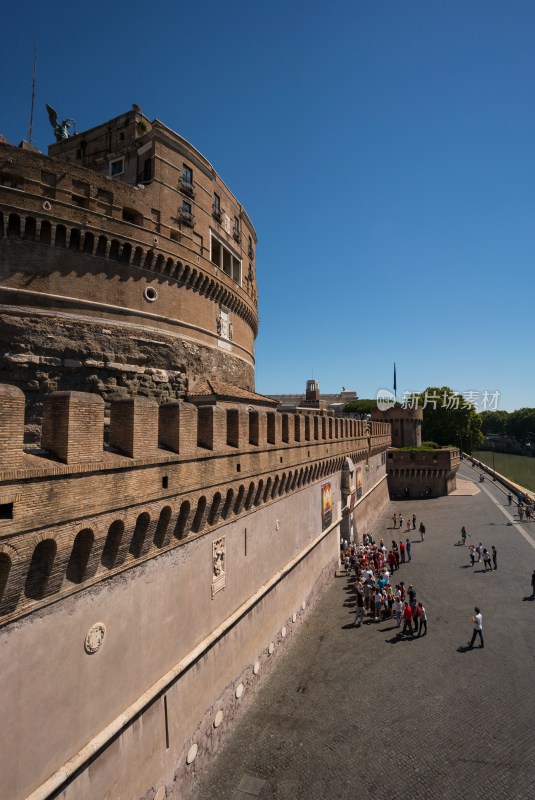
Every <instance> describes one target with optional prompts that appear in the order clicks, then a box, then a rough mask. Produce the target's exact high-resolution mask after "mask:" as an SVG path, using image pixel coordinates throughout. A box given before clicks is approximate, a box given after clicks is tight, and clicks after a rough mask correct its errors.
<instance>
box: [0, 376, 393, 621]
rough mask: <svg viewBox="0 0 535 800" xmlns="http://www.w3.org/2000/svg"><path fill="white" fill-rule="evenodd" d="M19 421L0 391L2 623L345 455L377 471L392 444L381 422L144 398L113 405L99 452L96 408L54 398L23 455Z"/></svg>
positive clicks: (329, 468) (96, 401) (92, 398)
mask: <svg viewBox="0 0 535 800" xmlns="http://www.w3.org/2000/svg"><path fill="white" fill-rule="evenodd" d="M24 410H25V402H24V395H23V393H22V392H21V391H20V390H19V389H17V388H16V387H13V386H9V385H5V384H4V385H0V444H1V445H2V447H1V451H0V622H7V621H9V620H12V619H13V618H15V617H17V616H19V615H20V614H23V613H27V611H28V610H30V609H33V608H37V607H41V606H43V605H46V604H47V603H49V602H51V601H53V600H55V599H57V598H58V596H64V595H67V594H71V593H72V592H75V591H79V590H80V589H81V588H84V587H86V586H87V585H91V584H92V583H95V582H96V581H99V580H102V579H105V578H107V577H109V576H110V574H114V573H116V572H121V571H122V570H125V569H129V568H131V567H134V566H135V565H136V564H138V563H141V562H143V561H145V560H147V559H149V558H153V557H155V556H157V555H158V554H159V553H161V552H162V551H164V550H169V549H172V548H174V547H177V546H180V545H182V544H184V543H185V542H187V541H190V540H191V539H192V538H195V537H198V536H201V535H203V534H205V533H209V532H210V531H212V530H214V528H217V527H219V526H223V525H226V524H227V523H229V522H233V521H235V520H236V519H237V518H238V517H241V516H246V515H248V514H252V513H254V512H255V511H256V510H258V509H259V508H260V507H263V506H265V505H266V504H271V503H276V502H278V501H279V500H282V499H283V498H285V497H287V496H288V495H290V494H293V493H296V492H299V491H301V490H302V489H306V488H307V487H308V486H309V485H310V484H313V483H314V482H316V481H320V480H324V479H328V478H329V476H335V475H337V474H338V473H339V472H340V471H341V470H342V468H343V465H344V463H345V460H346V458H348V457H349V458H351V459H352V461H353V462H354V463H355V464H358V463H359V462H360V463H365V464H366V465H367V466H368V465H369V464H370V463H371V460H372V459H373V457H374V456H378V454H382V455H381V458H382V459H384V454H385V452H386V449H387V448H388V446H389V445H390V426H389V425H388V424H386V423H373V422H372V423H366V422H364V421H361V420H351V419H339V418H332V417H321V416H315V417H312V416H310V417H303V416H302V415H294V414H280V413H278V412H275V411H261V410H255V411H244V410H242V409H241V408H224V409H223V408H221V407H217V406H200V407H196V406H194V405H192V404H189V403H185V402H182V401H174V402H169V403H162V404H161V405H158V404H157V403H156V401H154V400H151V399H149V398H145V397H131V398H123V399H118V400H116V401H114V402H112V404H111V410H110V417H109V444H107V445H105V444H104V431H105V424H106V420H105V416H104V414H105V407H104V402H103V400H102V398H101V397H99V396H98V395H96V394H90V393H84V392H54V393H52V394H51V395H49V396H48V397H47V398H46V400H45V404H44V410H43V421H42V444H43V447H42V449H41V450H39V451H35V450H34V451H28V450H25V449H24V447H23V440H22V435H23V426H24ZM380 462H381V459H379V462H377V463H378V464H379V463H380ZM375 474H376V473H375V471H374V472H373V474H370V475H369V478H368V471H365V480H368V479H369V480H370V481H371V480H372V479H373V480H376V478H375Z"/></svg>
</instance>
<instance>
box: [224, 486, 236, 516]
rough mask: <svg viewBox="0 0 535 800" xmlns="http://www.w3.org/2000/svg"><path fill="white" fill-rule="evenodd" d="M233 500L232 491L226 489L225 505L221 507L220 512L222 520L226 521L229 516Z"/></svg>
mask: <svg viewBox="0 0 535 800" xmlns="http://www.w3.org/2000/svg"><path fill="white" fill-rule="evenodd" d="M233 499H234V490H233V489H228V491H227V496H226V497H225V503H224V505H223V510H222V511H221V516H222V517H223V519H226V518H227V517H228V515H229V514H230V510H231V508H232V501H233Z"/></svg>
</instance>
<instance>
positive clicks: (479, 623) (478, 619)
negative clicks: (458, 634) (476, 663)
mask: <svg viewBox="0 0 535 800" xmlns="http://www.w3.org/2000/svg"><path fill="white" fill-rule="evenodd" d="M474 611H475V612H476V613H475V616H473V617H472V622H473V623H474V632H473V634H472V639H471V641H470V642H469V644H468V646H469V647H473V646H474V642H475V640H476V636H479V638H480V639H481V644H480V645H479V646H480V647H485V642H484V641H483V617H482V615H481V611H480V610H479V608H478V607H477V606H476V607H475V608H474Z"/></svg>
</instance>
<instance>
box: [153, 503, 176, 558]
mask: <svg viewBox="0 0 535 800" xmlns="http://www.w3.org/2000/svg"><path fill="white" fill-rule="evenodd" d="M172 513H173V509H172V508H171V506H164V508H162V510H161V511H160V516H159V517H158V524H157V525H156V531H155V532H154V539H153V542H154V544H155V545H156V547H158V548H160V547H164V545H166V544H167V540H168V538H169V537H168V536H167V531H168V530H169V523H170V522H171V515H172Z"/></svg>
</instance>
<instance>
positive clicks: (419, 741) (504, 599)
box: [188, 463, 535, 800]
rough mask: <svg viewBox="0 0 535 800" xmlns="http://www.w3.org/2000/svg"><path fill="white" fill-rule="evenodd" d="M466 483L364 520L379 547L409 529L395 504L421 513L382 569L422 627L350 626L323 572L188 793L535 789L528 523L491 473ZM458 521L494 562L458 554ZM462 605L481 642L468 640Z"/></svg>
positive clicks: (510, 792)
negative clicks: (389, 571) (393, 563)
mask: <svg viewBox="0 0 535 800" xmlns="http://www.w3.org/2000/svg"><path fill="white" fill-rule="evenodd" d="M459 477H460V478H464V479H465V480H469V481H474V480H475V481H477V480H478V473H477V472H476V470H474V469H472V468H471V467H469V466H468V465H467V464H466V463H464V464H463V465H462V466H461V470H460V472H459ZM462 485H463V484H462V483H461V484H460V486H461V487H462ZM465 486H466V484H465ZM477 488H478V489H480V491H476V493H475V494H474V493H473V489H474V487H473V486H472V487H471V489H472V491H471V492H467V493H466V494H463V493H461V492H462V489H461V492H459V493H457V494H456V495H454V496H450V497H443V498H439V499H434V500H421V501H414V502H413V501H410V500H408V501H404V502H401V501H400V502H391V503H389V505H388V506H387V508H386V510H385V512H384V514H383V517H382V519H381V522H380V524H378V525H377V526H376V528H375V530H374V535H375V537H376V539H377V541H378V540H379V538H380V537H383V538H384V540H385V544H387V546H388V545H389V544H390V543H391V541H392V539H393V538H397V539H398V541H399V539H400V536H401V534H402V533H403V540H405V537H406V536H407V534H406V533H405V531H404V530H403V531H402V532H400V530H399V528H398V529H397V530H396V531H395V532H394V530H393V529H392V525H393V523H392V519H391V517H392V514H393V513H394V512H398V513H399V512H400V511H401V512H402V513H403V516H404V518H405V520H406V519H407V517H408V515H409V514H410V515H412V514H413V513H414V514H416V517H417V526H418V525H419V523H420V522H421V521H423V522H424V524H425V526H426V531H427V533H426V539H425V542H423V543H421V542H420V541H419V538H420V537H419V534H418V533H417V531H413V532H412V533H411V534H410V536H411V540H412V541H413V542H414V544H413V545H412V562H411V563H410V564H404V565H402V566H401V570H400V571H399V572H395V573H394V576H393V579H394V580H393V582H394V583H396V582H398V580H404V581H405V584H406V585H408V584H409V583H412V584H414V586H415V587H416V590H417V600H419V601H422V602H423V603H424V605H425V607H426V609H427V616H428V635H427V636H423V637H422V638H414V639H412V640H411V639H402V638H400V637H398V636H397V635H396V634H397V632H398V629H397V628H396V627H395V622H394V621H390V620H388V621H386V622H381V623H372V622H365V624H364V625H363V626H362V627H361V628H355V627H353V625H352V623H353V620H354V617H355V615H354V612H353V603H354V594H353V589H352V581H349V580H348V579H346V578H345V577H337V578H336V579H335V580H334V581H333V583H332V584H331V586H330V587H329V589H328V590H327V592H326V593H325V595H324V596H323V598H322V599H321V600H320V602H319V603H318V604H317V606H316V607H315V609H314V610H313V611H312V612H311V614H310V616H309V617H308V619H307V620H306V622H305V623H304V624H303V627H302V628H301V630H300V631H299V632H298V633H297V634H296V635H295V636H294V637H293V640H292V641H291V643H290V644H289V646H288V650H287V652H286V653H284V654H283V655H282V656H281V658H280V660H279V662H278V664H277V665H276V666H275V669H274V670H273V672H272V673H271V675H270V676H269V677H268V678H267V679H266V682H265V684H264V686H263V687H262V689H261V690H260V691H259V693H258V696H257V697H256V698H255V699H254V700H253V701H252V702H251V705H250V706H249V708H248V709H247V710H246V711H245V713H244V715H243V717H242V718H241V720H240V722H239V723H238V724H237V726H236V728H235V729H234V731H233V732H232V734H231V735H230V736H229V737H228V738H227V740H226V742H225V746H224V748H223V749H222V750H221V752H220V754H219V755H218V756H217V758H215V759H214V760H213V762H212V764H211V765H210V768H209V770H208V771H207V772H206V773H205V774H204V775H203V776H202V777H201V778H200V780H199V781H198V783H197V784H196V785H195V787H194V788H193V790H192V792H191V794H190V795H189V799H188V800H251V799H252V798H259V800H301V798H302V799H303V800H305V798H306V800H323V799H324V798H325V799H326V800H327V799H329V800H331V798H332V800H338V799H340V800H342V799H344V798H348V800H355V799H356V798H366V797H369V798H373V800H412V799H413V798H414V799H415V800H435V798H436V799H437V800H440V799H441V798H455V799H456V800H463V798H475V799H476V800H480V799H481V800H483V799H484V800H502V798H503V800H505V799H507V800H530V798H535V758H534V756H535V688H534V678H533V675H534V671H535V658H534V656H535V634H534V628H535V602H532V601H531V599H530V595H531V587H530V579H531V574H532V572H533V570H534V569H535V522H531V523H522V524H513V523H512V521H511V516H510V515H511V514H512V513H513V511H514V509H510V508H508V506H507V499H506V495H505V493H504V492H502V491H500V490H499V487H498V486H496V485H494V484H493V483H492V481H489V480H488V479H487V480H485V482H484V483H483V484H477ZM504 512H505V513H504ZM515 523H518V517H516V518H515ZM462 525H465V526H466V528H467V530H468V532H469V533H471V535H472V539H471V540H470V539H469V540H468V543H470V541H471V542H472V543H474V544H477V543H478V542H480V541H481V542H482V543H483V546H484V547H487V549H490V548H491V546H492V545H495V547H496V548H497V553H498V570H497V571H495V572H487V573H485V571H484V567H483V562H481V563H480V564H478V563H476V565H475V567H473V568H471V567H470V566H469V563H470V562H469V557H468V546H466V547H462V546H460V545H457V544H456V542H457V541H458V539H459V533H460V529H461V526H462ZM476 605H477V606H479V607H480V608H481V612H482V614H483V627H484V631H483V632H484V637H485V648H484V649H479V647H478V646H477V644H476V647H475V648H474V649H473V650H469V649H467V648H466V647H465V646H466V644H467V642H468V641H469V639H470V638H471V634H472V630H473V625H472V623H471V620H470V616H471V614H472V613H473V609H474V606H476Z"/></svg>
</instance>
